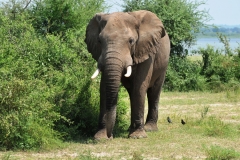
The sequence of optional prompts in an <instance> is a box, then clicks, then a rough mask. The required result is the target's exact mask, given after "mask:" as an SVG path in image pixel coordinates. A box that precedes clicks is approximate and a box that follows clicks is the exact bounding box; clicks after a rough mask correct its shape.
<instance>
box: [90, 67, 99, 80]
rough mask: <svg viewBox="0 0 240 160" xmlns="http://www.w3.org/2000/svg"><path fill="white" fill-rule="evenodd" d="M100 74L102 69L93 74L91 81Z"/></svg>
mask: <svg viewBox="0 0 240 160" xmlns="http://www.w3.org/2000/svg"><path fill="white" fill-rule="evenodd" d="M99 73H100V69H97V70H96V71H95V72H94V73H93V75H92V77H91V79H94V78H96V77H97V76H98V74H99Z"/></svg>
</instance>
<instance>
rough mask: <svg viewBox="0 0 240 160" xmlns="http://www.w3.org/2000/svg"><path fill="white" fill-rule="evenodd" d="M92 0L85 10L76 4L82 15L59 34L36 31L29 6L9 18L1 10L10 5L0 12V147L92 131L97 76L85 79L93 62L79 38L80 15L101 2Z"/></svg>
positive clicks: (36, 144) (46, 142)
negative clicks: (76, 22)
mask: <svg viewBox="0 0 240 160" xmlns="http://www.w3.org/2000/svg"><path fill="white" fill-rule="evenodd" d="M39 2H40V1H39ZM42 2H44V1H42ZM49 2H50V1H49ZM79 2H80V1H79ZM86 2H87V1H86ZM93 2H94V0H92V1H91V5H92V6H91V5H90V3H88V5H89V7H90V6H91V7H92V8H91V10H90V9H89V8H86V9H89V10H88V12H86V13H87V14H85V12H84V7H83V8H82V10H80V11H81V12H84V15H85V18H84V19H83V20H80V21H78V22H79V23H81V24H79V25H76V26H75V27H79V28H77V29H76V28H74V27H73V28H71V27H70V28H68V29H66V30H62V32H64V36H63V35H62V34H60V33H59V34H57V33H58V31H56V32H55V31H54V34H50V33H48V34H44V36H42V35H41V34H39V33H40V32H39V30H38V29H39V28H37V27H36V26H34V25H33V20H34V19H31V17H32V16H34V15H31V14H33V13H31V10H28V11H29V14H30V15H29V14H27V13H26V12H22V13H21V14H20V13H16V15H15V17H14V18H12V17H11V16H9V15H11V13H9V14H5V15H4V14H3V13H7V12H8V11H10V9H9V10H4V12H0V23H1V27H0V42H1V48H0V82H1V83H0V108H1V109H0V117H1V118H0V131H1V132H0V148H1V149H34V148H36V149H38V148H48V147H53V146H54V145H55V146H56V145H58V144H59V142H60V141H61V140H72V139H76V138H77V137H79V136H80V137H82V136H92V135H93V134H94V133H95V132H96V129H97V123H98V113H99V81H91V79H90V77H91V74H92V73H93V72H94V70H95V67H93V66H95V63H96V62H95V61H94V60H93V59H92V58H91V55H90V54H88V53H87V50H86V48H85V43H84V38H85V28H86V25H87V23H86V21H87V20H88V19H89V18H91V17H92V16H93V14H95V11H97V10H99V9H100V8H98V7H99V6H101V3H102V1H99V3H98V4H96V5H94V3H93ZM37 4H38V3H36V4H35V5H37ZM69 4H70V3H69ZM71 4H72V3H71ZM41 7H43V6H41ZM54 7H57V6H54ZM94 7H95V8H94ZM60 8H61V7H60ZM0 9H2V8H0ZM38 11H39V10H38ZM80 11H79V10H78V12H80ZM59 12H61V11H60V10H59ZM36 14H37V13H36ZM82 16H83V15H82ZM70 18H71V16H70ZM121 95H122V92H120V96H121ZM119 103H120V104H121V105H120V107H118V111H119V113H118V117H117V126H119V128H120V129H122V128H124V127H125V126H126V125H125V124H126V122H125V121H124V120H125V118H124V117H125V115H126V112H127V110H126V105H125V104H124V102H121V101H120V102H119Z"/></svg>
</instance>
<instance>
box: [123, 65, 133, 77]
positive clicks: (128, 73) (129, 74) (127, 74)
mask: <svg viewBox="0 0 240 160" xmlns="http://www.w3.org/2000/svg"><path fill="white" fill-rule="evenodd" d="M131 74H132V66H128V67H127V73H126V74H125V75H124V76H125V77H130V76H131Z"/></svg>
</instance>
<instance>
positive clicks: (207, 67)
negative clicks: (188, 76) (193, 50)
mask: <svg viewBox="0 0 240 160" xmlns="http://www.w3.org/2000/svg"><path fill="white" fill-rule="evenodd" d="M219 38H220V41H221V42H222V43H223V44H224V46H225V49H224V51H222V50H219V49H214V48H213V47H212V46H208V47H207V48H200V49H199V50H198V51H197V53H198V54H200V55H202V58H203V65H202V69H201V75H203V76H204V77H205V78H206V82H207V83H208V87H209V89H211V90H215V91H222V90H225V89H226V88H230V89H231V88H232V89H234V90H235V89H237V88H239V87H240V84H239V80H240V78H239V69H240V65H239V64H240V58H239V55H238V54H235V53H234V52H233V51H232V50H231V49H230V46H229V43H228V41H227V40H226V37H224V36H222V35H220V37H219Z"/></svg>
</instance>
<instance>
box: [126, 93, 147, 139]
mask: <svg viewBox="0 0 240 160" xmlns="http://www.w3.org/2000/svg"><path fill="white" fill-rule="evenodd" d="M133 94H134V95H133V96H131V125H130V130H129V135H128V137H129V138H146V137H147V134H146V132H145V130H144V103H145V102H144V100H145V95H146V94H144V93H143V92H141V93H139V92H138V93H136V92H135V93H133Z"/></svg>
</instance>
